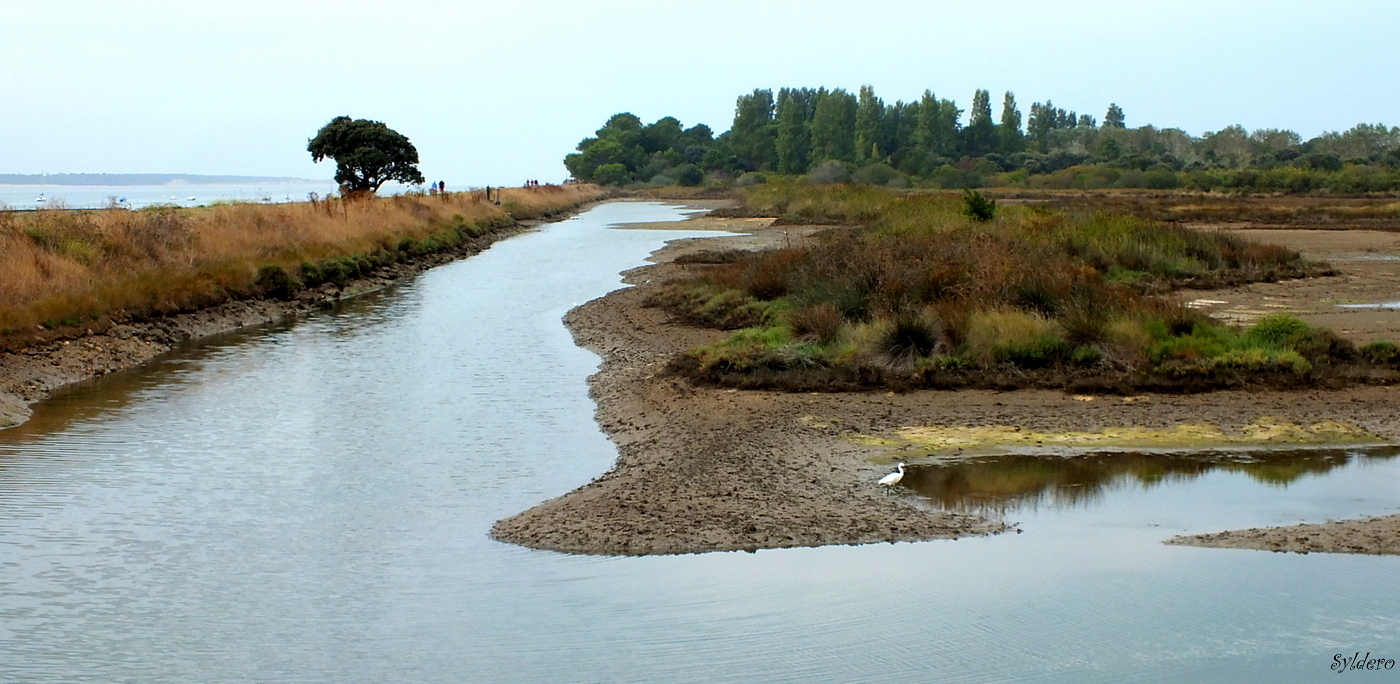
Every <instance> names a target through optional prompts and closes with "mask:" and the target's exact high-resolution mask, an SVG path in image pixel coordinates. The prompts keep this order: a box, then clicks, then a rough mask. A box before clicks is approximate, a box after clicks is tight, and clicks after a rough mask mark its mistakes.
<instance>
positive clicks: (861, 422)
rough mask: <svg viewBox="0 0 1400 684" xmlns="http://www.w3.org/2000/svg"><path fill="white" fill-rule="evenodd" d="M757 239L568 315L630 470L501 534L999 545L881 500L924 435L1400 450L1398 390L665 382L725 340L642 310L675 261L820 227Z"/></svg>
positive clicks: (720, 244)
mask: <svg viewBox="0 0 1400 684" xmlns="http://www.w3.org/2000/svg"><path fill="white" fill-rule="evenodd" d="M634 227H635V226H634ZM667 227H670V228H674V227H675V224H668V226H667ZM687 227H689V226H687ZM750 230H751V233H750V234H748V235H744V236H740V237H716V238H710V239H702V240H686V241H680V242H677V243H672V244H671V245H670V246H668V247H666V248H664V249H663V250H661V251H659V252H657V254H655V255H654V257H653V261H654V262H656V263H655V265H652V266H646V267H643V268H639V269H636V270H633V271H631V272H629V273H628V274H627V282H629V283H632V284H634V285H635V287H632V288H629V289H625V290H619V291H617V292H614V293H612V294H610V295H608V296H606V297H603V298H601V299H598V300H594V301H592V302H589V303H587V304H585V305H583V306H581V307H579V308H577V309H575V310H573V311H572V312H570V313H569V315H568V316H567V317H566V318H565V322H566V324H567V325H568V326H569V328H570V330H572V331H573V334H574V336H575V339H576V340H577V341H578V343H579V344H580V345H582V346H585V347H587V348H589V349H592V350H594V351H595V352H597V353H598V354H599V355H601V356H602V357H603V362H602V366H601V369H600V370H599V372H598V373H597V374H596V375H594V376H593V377H592V378H590V380H589V384H590V390H591V394H592V396H593V398H594V399H595V400H596V401H597V403H598V410H597V418H598V421H599V423H600V425H601V426H602V428H603V430H604V431H605V432H606V433H607V434H608V435H609V437H611V438H612V440H613V441H614V442H615V443H616V444H617V445H618V452H619V457H618V461H617V463H616V464H615V465H614V467H613V468H612V469H611V470H610V471H608V472H607V473H605V474H604V475H602V476H601V477H599V478H598V479H596V480H595V481H593V482H591V483H589V484H587V485H585V486H583V487H580V488H579V489H577V490H575V491H573V492H570V493H568V494H565V495H564V496H561V497H559V498H557V499H553V500H550V501H546V502H544V503H541V504H540V505H538V506H535V507H534V508H531V509H529V510H527V511H524V512H522V513H520V514H517V515H515V516H512V517H509V518H506V519H504V520H501V521H500V522H498V523H497V524H496V525H495V527H494V528H493V529H492V536H493V537H495V538H496V539H499V540H502V541H508V542H512V543H516V544H521V545H524V546H529V547H534V548H541V549H550V550H555V551H564V552H571V553H592V554H656V553H698V552H706V551H723V550H736V549H747V550H752V549H758V548H775V547H789V546H818V545H824V544H860V543H870V542H881V541H915V540H925V539H942V538H956V537H961V536H968V535H978V534H987V533H994V532H998V531H1004V529H1005V528H1003V527H1002V526H1001V524H1000V523H999V522H997V521H994V520H986V519H981V518H977V517H974V516H954V515H952V514H950V513H946V512H943V511H940V510H936V509H934V508H933V507H932V506H931V505H929V504H928V503H927V502H925V501H923V500H922V499H919V498H918V497H913V496H906V495H904V494H901V493H898V491H897V495H895V496H885V495H884V493H883V492H881V491H880V488H879V487H878V486H877V485H876V484H875V482H876V481H877V480H878V479H879V477H881V476H882V475H884V474H885V473H886V472H888V471H889V470H890V467H891V464H892V463H893V461H895V460H898V458H899V456H900V454H899V452H898V451H897V450H895V449H892V448H891V446H890V444H891V443H894V442H896V441H897V437H898V435H899V434H900V431H901V430H904V429H906V428H909V427H911V426H930V425H954V426H969V427H977V426H1017V427H1020V428H1023V429H1027V430H1036V431H1040V432H1070V431H1084V430H1089V431H1093V430H1102V429H1109V428H1115V427H1122V426H1139V427H1145V428H1170V427H1173V426H1178V425H1182V424H1199V423H1206V424H1210V425H1212V426H1216V427H1218V428H1219V429H1220V430H1223V431H1225V432H1227V433H1231V434H1243V433H1245V432H1248V430H1249V429H1251V426H1252V425H1255V424H1257V423H1259V422H1260V421H1261V420H1264V421H1268V420H1279V421H1289V422H1292V423H1296V424H1299V425H1315V424H1318V423H1322V422H1325V421H1338V422H1342V423H1346V424H1348V425H1352V426H1355V427H1357V428H1360V429H1362V430H1365V431H1367V432H1369V433H1371V434H1373V435H1376V436H1378V437H1380V438H1384V439H1390V440H1393V439H1400V411H1397V410H1396V408H1397V402H1396V397H1397V394H1396V392H1397V390H1396V389H1395V388H1389V387H1367V386H1360V387H1352V388H1346V389H1341V390H1323V389H1315V390H1305V391H1298V392H1282V391H1222V392H1211V393H1206V394H1198V395H1151V396H1146V397H1132V398H1123V397H1098V398H1094V399H1092V400H1088V401H1086V400H1084V398H1083V397H1074V396H1070V395H1067V394H1065V393H1063V392H1058V391H1049V390H1019V391H1013V392H997V391H991V390H970V391H936V390H930V391H916V392H907V393H901V394H895V393H887V392H849V393H785V392H772V391H749V390H734V389H720V388H713V387H705V386H697V385H693V384H691V383H690V382H689V381H687V380H684V379H680V378H677V377H674V376H671V375H668V374H667V373H666V372H665V366H666V364H667V362H668V361H669V360H670V359H671V358H673V357H674V356H675V355H676V354H678V353H681V352H683V351H684V350H686V349H690V348H693V347H695V346H699V345H702V344H708V343H711V342H714V341H716V340H718V339H720V338H722V337H723V336H724V335H725V334H726V333H724V332H722V331H716V330H708V329H700V328H694V327H690V326H686V325H682V324H679V323H676V322H674V321H670V320H668V319H667V317H666V315H665V314H664V313H663V312H662V311H660V310H659V309H656V308H650V307H648V306H646V300H647V298H648V297H649V296H650V294H651V293H652V292H654V291H655V290H656V288H657V287H659V283H662V282H664V281H665V280H666V279H668V278H671V277H674V276H676V275H678V274H680V273H682V272H683V268H684V267H683V266H680V265H677V264H674V263H672V261H673V260H674V259H676V258H677V257H679V256H681V255H684V254H687V253H693V252H697V251H702V250H715V249H726V248H746V249H754V248H760V247H763V246H773V245H777V244H783V243H786V242H791V241H794V240H797V241H800V240H802V239H804V238H805V236H807V235H809V234H810V233H811V232H813V231H814V230H816V228H814V227H802V226H783V227H772V226H753V227H751V228H750ZM1292 232H1299V233H1306V232H1307V231H1292ZM1339 266H1341V267H1342V270H1343V276H1340V277H1336V278H1330V279H1315V280H1317V281H1324V280H1331V281H1333V287H1334V288H1335V287H1340V286H1341V285H1342V284H1344V283H1345V282H1347V281H1346V280H1345V278H1346V277H1347V273H1348V271H1347V269H1346V267H1345V265H1342V264H1339ZM1298 282H1304V283H1312V282H1313V281H1298ZM1212 294H1213V293H1212ZM1203 296H1204V295H1203ZM1362 315H1363V316H1365V315H1372V316H1375V315H1379V316H1388V315H1389V312H1370V313H1369V314H1366V313H1363V314H1362ZM872 438H873V439H872ZM1393 533H1394V530H1393V529H1392V534H1393ZM1368 544H1369V542H1368ZM1372 546H1374V547H1375V548H1382V546H1379V545H1375V544H1372ZM1334 548H1335V549H1337V550H1342V549H1343V546H1341V545H1338V546H1336V547H1334Z"/></svg>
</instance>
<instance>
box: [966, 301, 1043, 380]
mask: <svg viewBox="0 0 1400 684" xmlns="http://www.w3.org/2000/svg"><path fill="white" fill-rule="evenodd" d="M967 346H968V347H969V350H970V351H971V352H972V353H973V354H974V355H975V356H976V357H977V358H979V359H980V360H981V361H983V362H984V363H985V362H1008V363H1012V364H1015V365H1017V366H1023V367H1026V368H1040V367H1043V366H1047V365H1050V364H1052V363H1054V362H1055V361H1057V360H1058V359H1059V358H1060V357H1061V356H1063V354H1064V352H1065V350H1066V347H1067V346H1068V345H1066V343H1065V340H1064V338H1062V337H1061V336H1060V334H1059V330H1058V329H1057V327H1056V325H1055V324H1054V323H1053V322H1052V321H1048V320H1046V319H1045V318H1043V317H1041V316H1038V315H1036V314H1031V313H1026V312H1024V311H989V312H979V313H976V314H973V315H972V316H971V317H970V318H969V320H968V330H967Z"/></svg>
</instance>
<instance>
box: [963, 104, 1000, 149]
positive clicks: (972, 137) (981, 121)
mask: <svg viewBox="0 0 1400 684" xmlns="http://www.w3.org/2000/svg"><path fill="white" fill-rule="evenodd" d="M964 134H965V144H964V147H963V152H964V153H966V154H967V155H969V156H972V157H980V156H982V155H984V154H987V153H989V152H991V151H992V150H994V149H995V147H996V136H997V127H996V124H994V123H992V94H991V93H989V92H987V91H985V90H978V91H977V92H976V93H974V94H973V95H972V111H971V112H970V113H969V114H968V120H967V129H966V130H965V131H964Z"/></svg>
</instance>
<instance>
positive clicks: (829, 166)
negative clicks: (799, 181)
mask: <svg viewBox="0 0 1400 684" xmlns="http://www.w3.org/2000/svg"><path fill="white" fill-rule="evenodd" d="M807 182H808V183H812V184H814V185H831V184H833V183H849V182H851V171H850V169H849V168H848V167H847V166H846V164H844V163H842V162H839V161H836V160H835V159H828V160H826V161H824V162H822V163H821V164H820V165H818V166H817V168H815V169H812V170H811V171H810V172H808V173H807Z"/></svg>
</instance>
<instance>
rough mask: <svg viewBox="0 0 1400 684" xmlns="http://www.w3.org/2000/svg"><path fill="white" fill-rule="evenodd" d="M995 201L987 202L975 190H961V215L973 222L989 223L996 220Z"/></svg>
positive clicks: (987, 200)
mask: <svg viewBox="0 0 1400 684" xmlns="http://www.w3.org/2000/svg"><path fill="white" fill-rule="evenodd" d="M996 213H997V203H996V200H989V199H987V198H986V197H983V196H982V193H980V192H977V191H976V190H972V189H967V190H963V215H964V216H967V217H968V218H970V219H972V220H974V221H990V220H992V219H993V218H996Z"/></svg>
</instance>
